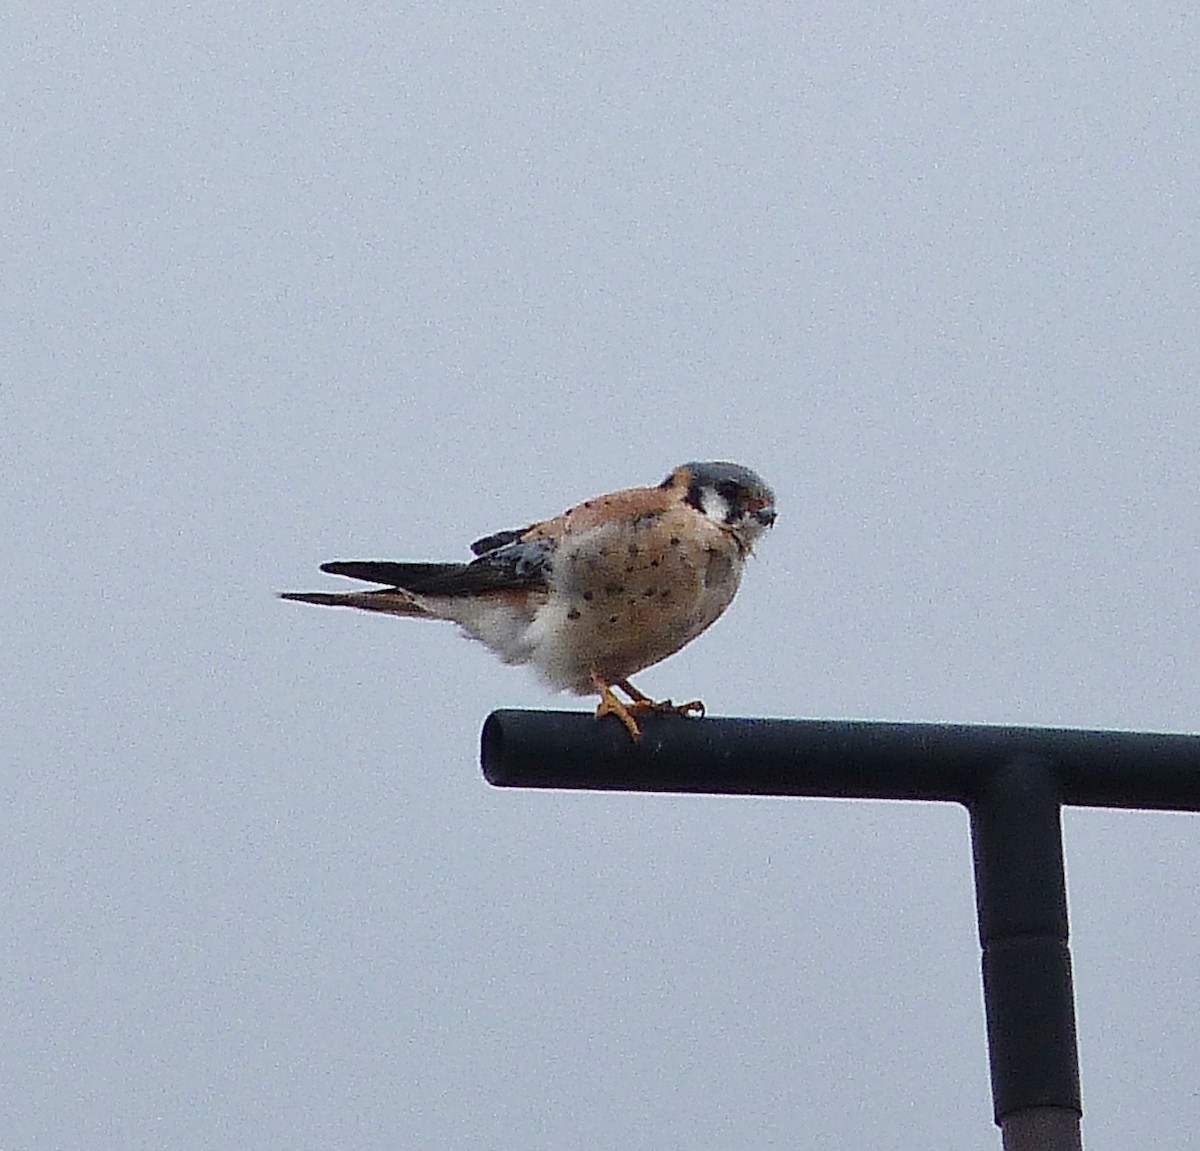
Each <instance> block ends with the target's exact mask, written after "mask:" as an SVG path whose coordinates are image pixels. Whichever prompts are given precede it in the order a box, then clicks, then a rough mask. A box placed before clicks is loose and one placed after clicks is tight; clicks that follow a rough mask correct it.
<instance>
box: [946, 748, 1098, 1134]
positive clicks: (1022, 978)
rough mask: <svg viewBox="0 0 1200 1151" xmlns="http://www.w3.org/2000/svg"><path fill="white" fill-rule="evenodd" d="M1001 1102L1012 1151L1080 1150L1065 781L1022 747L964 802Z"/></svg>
mask: <svg viewBox="0 0 1200 1151" xmlns="http://www.w3.org/2000/svg"><path fill="white" fill-rule="evenodd" d="M967 807H968V810H969V811H970V814H971V843H972V848H973V851H974V857H975V900H976V908H977V910H978V917H979V941H980V944H981V947H982V951H983V955H982V963H983V997H984V1005H985V1009H986V1016H987V1035H988V1050H989V1054H990V1063H991V1071H992V1101H993V1105H994V1108H995V1118H996V1122H997V1123H998V1124H999V1125H1000V1128H1001V1131H1002V1132H1003V1141H1004V1148H1005V1151H1082V1146H1083V1144H1082V1142H1081V1135H1080V1129H1079V1119H1080V1115H1081V1112H1082V1104H1081V1100H1080V1091H1079V1055H1078V1043H1077V1040H1076V1036H1075V999H1074V993H1073V990H1072V984H1071V954H1070V950H1069V946H1068V933H1067V889H1066V878H1065V875H1064V872H1063V851H1062V827H1061V818H1060V812H1061V808H1060V804H1059V789H1058V784H1057V781H1056V780H1055V778H1054V775H1053V772H1052V769H1051V766H1050V765H1049V764H1048V763H1046V762H1045V761H1043V760H1040V759H1037V758H1035V757H1033V756H1020V757H1018V758H1016V759H1014V760H1013V761H1012V763H1010V764H1009V765H1008V766H1007V767H1003V768H1000V769H999V770H997V771H995V772H992V773H991V774H990V775H989V776H987V777H986V778H985V780H984V781H983V783H982V786H980V788H979V789H978V791H977V793H976V794H975V795H974V796H973V797H972V798H971V800H970V801H969V802H968V804H967Z"/></svg>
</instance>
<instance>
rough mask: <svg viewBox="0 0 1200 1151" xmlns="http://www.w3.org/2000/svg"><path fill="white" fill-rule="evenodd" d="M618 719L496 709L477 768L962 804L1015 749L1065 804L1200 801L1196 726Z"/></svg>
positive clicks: (553, 777) (532, 777) (550, 777)
mask: <svg viewBox="0 0 1200 1151" xmlns="http://www.w3.org/2000/svg"><path fill="white" fill-rule="evenodd" d="M639 722H641V723H642V729H643V732H644V735H643V738H642V741H641V743H638V744H635V743H634V742H633V741H632V740H631V739H630V738H629V734H628V733H627V732H626V731H625V729H624V728H623V727H622V726H621V725H620V723H618V722H617V721H616V720H615V719H613V718H611V717H610V718H607V719H603V720H600V721H597V720H595V719H593V718H592V716H591V715H589V714H586V713H581V712H572V711H497V712H493V713H492V714H491V715H490V716H489V717H488V719H487V722H486V723H485V724H484V728H483V747H482V753H483V754H482V758H483V772H484V775H485V776H486V777H487V779H488V781H489V782H490V783H493V784H495V785H496V786H498V787H561V788H588V789H591V790H596V791H671V792H691V793H709V794H723V795H797V796H825V797H828V798H841V799H923V800H952V801H957V802H961V803H966V802H969V801H970V799H971V797H972V796H973V795H974V793H975V792H976V790H978V788H979V786H980V785H981V781H983V780H985V779H987V778H988V777H989V776H990V775H991V774H992V773H993V772H995V771H997V770H999V769H1000V768H1002V767H1004V766H1005V765H1006V764H1008V763H1010V762H1012V760H1014V759H1015V758H1017V757H1018V756H1021V755H1035V756H1038V757H1039V758H1041V759H1043V760H1045V761H1047V762H1049V763H1052V764H1053V765H1054V775H1055V778H1056V779H1057V780H1058V784H1059V787H1060V796H1059V798H1060V801H1061V802H1062V803H1064V804H1076V805H1081V806H1099V807H1132V808H1157V809H1169V810H1177V811H1195V810H1200V736H1195V735H1158V734H1152V733H1146V732H1125V731H1074V730H1070V729H1066V728H1044V727H994V726H986V725H981V726H966V725H956V724H937V723H867V722H857V721H850V720H815V719H814V720H799V719H702V720H700V719H684V718H681V717H676V716H664V717H650V718H647V719H643V720H641V721H639Z"/></svg>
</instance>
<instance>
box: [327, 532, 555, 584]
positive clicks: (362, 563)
mask: <svg viewBox="0 0 1200 1151" xmlns="http://www.w3.org/2000/svg"><path fill="white" fill-rule="evenodd" d="M554 552H555V544H554V542H553V541H552V540H527V541H522V540H520V539H517V540H514V541H512V542H511V543H505V544H502V545H501V546H499V547H497V548H493V549H492V550H491V551H486V552H484V553H483V554H482V555H480V556H479V557H478V558H477V559H475V560H472V561H471V562H470V563H468V564H405V563H389V562H387V561H382V560H347V561H342V560H338V561H335V562H334V563H328V564H322V565H321V570H322V571H324V572H329V573H330V574H331V575H344V576H350V577H351V578H353V579H364V580H370V581H371V582H373V583H383V584H389V585H390V586H392V587H398V588H403V589H404V590H405V591H409V592H413V593H414V594H416V595H425V596H464V595H475V594H477V593H480V592H489V591H505V590H513V589H521V590H529V591H532V590H540V589H544V588H545V587H546V586H547V582H548V580H549V577H550V572H551V569H552V566H553V557H554Z"/></svg>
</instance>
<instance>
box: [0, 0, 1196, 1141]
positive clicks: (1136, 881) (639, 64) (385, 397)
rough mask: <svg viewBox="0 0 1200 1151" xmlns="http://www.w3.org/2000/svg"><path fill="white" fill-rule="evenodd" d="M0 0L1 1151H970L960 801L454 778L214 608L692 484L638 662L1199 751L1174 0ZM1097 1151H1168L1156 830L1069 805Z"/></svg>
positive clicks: (698, 683) (395, 705)
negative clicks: (1134, 736) (1154, 735)
mask: <svg viewBox="0 0 1200 1151" xmlns="http://www.w3.org/2000/svg"><path fill="white" fill-rule="evenodd" d="M634 7H635V9H636V10H635V11H630V10H629V8H630V6H628V5H617V4H612V3H598V4H592V5H584V6H576V5H560V6H553V5H551V6H543V5H525V4H510V5H456V4H440V5H421V6H416V5H379V4H370V3H354V4H349V5H335V6H334V7H333V8H330V6H328V5H325V4H320V5H318V4H299V5H293V6H288V7H283V8H280V7H278V6H274V7H268V6H264V5H254V4H251V5H242V6H236V7H235V6H228V7H227V8H225V9H221V10H211V11H210V10H208V9H205V8H204V7H203V6H201V7H199V8H197V7H192V6H176V5H165V6H164V5H162V4H156V5H144V4H126V5H118V6H110V5H99V4H96V5H84V6H81V7H77V8H69V7H63V6H60V5H53V4H52V5H49V6H46V5H42V4H39V5H33V4H21V3H18V4H17V6H16V8H15V10H14V8H12V7H11V6H10V8H9V12H8V15H6V16H5V17H4V19H3V35H2V36H0V43H2V44H3V47H2V48H0V53H2V54H3V57H4V58H3V59H2V60H0V75H2V76H3V77H4V79H3V81H2V90H3V93H4V107H5V115H4V117H3V120H4V124H5V129H4V137H5V151H6V154H7V157H8V158H7V161H6V163H5V164H4V165H3V168H2V170H0V189H2V193H3V198H2V202H3V204H4V216H3V219H2V220H0V235H2V237H3V249H4V261H3V265H4V269H5V270H4V274H3V277H2V278H0V306H2V309H3V311H2V316H3V339H2V340H0V429H2V440H0V445H2V451H0V459H2V461H3V463H2V466H3V471H4V478H5V483H4V485H3V489H2V490H3V492H4V496H3V498H4V507H5V516H4V525H5V526H4V530H5V535H6V537H7V540H8V552H9V556H10V565H9V573H8V577H7V579H6V580H5V594H4V599H3V609H2V611H3V620H2V625H3V635H4V647H5V649H6V652H7V659H6V660H5V661H4V664H5V670H6V673H7V674H6V675H5V677H4V679H5V683H4V686H3V691H2V693H0V694H2V698H0V749H2V750H3V763H4V774H3V778H4V795H3V805H4V806H3V810H4V827H5V834H4V836H3V838H2V840H0V892H2V893H3V894H2V900H0V932H2V938H3V947H2V949H0V1018H3V1019H4V1038H3V1043H2V1044H0V1143H3V1145H4V1146H5V1147H6V1148H9V1147H11V1148H13V1149H22V1151H23V1149H38V1151H40V1149H42V1148H66V1149H71V1148H89V1149H91V1148H107V1147H112V1148H122V1149H137V1148H147V1149H149V1148H155V1149H158V1148H163V1147H171V1148H188V1149H191V1148H210V1147H212V1148H217V1147H222V1148H223V1147H245V1148H255V1149H257V1148H262V1149H264V1151H266V1149H279V1151H284V1149H287V1151H305V1149H309V1148H312V1149H317V1148H320V1149H325V1148H329V1147H331V1146H332V1147H351V1148H364V1149H374V1148H396V1147H414V1148H419V1147H428V1148H435V1147H436V1148H444V1149H448V1151H455V1149H463V1151H467V1149H471V1151H475V1149H479V1148H496V1149H504V1151H509V1149H512V1148H520V1149H522V1151H542V1149H545V1151H560V1149H563V1148H572V1147H580V1148H588V1149H589V1151H617V1149H621V1151H635V1149H636V1151H640V1149H646V1151H650V1149H653V1151H660V1149H662V1148H688V1149H689V1151H726V1149H729V1148H741V1147H764V1148H773V1147H780V1148H783V1147H797V1148H805V1149H808V1148H814V1149H816V1148H819V1149H841V1148H846V1149H858V1148H862V1147H878V1148H892V1147H895V1148H927V1147H935V1146H940V1147H950V1146H954V1147H958V1148H994V1147H997V1146H998V1145H999V1138H998V1133H997V1132H996V1131H995V1130H994V1128H993V1127H992V1125H991V1110H990V1108H991V1104H990V1096H989V1092H988V1082H987V1065H986V1058H985V1047H984V1031H983V1019H982V1009H981V997H980V988H979V976H978V944H977V940H976V937H975V925H974V912H973V903H972V890H971V881H970V854H969V846H968V837H967V821H966V816H965V815H964V814H963V813H962V812H961V811H959V810H957V809H951V808H939V807H934V806H901V805H881V804H866V803H860V804H846V803H824V802H804V801H768V800H749V799H741V800H738V799H706V798H677V797H664V796H658V797H645V796H617V795H608V796H599V795H586V794H570V795H562V794H530V793H520V792H503V793H502V792H495V791H492V790H490V789H489V788H488V787H487V786H486V785H485V784H484V783H483V781H482V779H481V777H480V773H479V768H478V759H477V740H478V732H479V728H480V725H481V723H482V721H483V719H484V717H485V716H486V715H487V713H488V712H489V711H490V710H491V709H492V708H495V707H501V706H528V707H545V706H590V703H588V702H586V701H585V702H584V703H582V704H576V703H574V702H573V701H571V700H569V699H555V698H554V697H551V696H548V695H547V694H546V693H545V692H543V691H542V690H541V689H540V688H539V687H538V686H537V684H536V683H535V682H534V681H533V679H532V677H530V676H528V675H527V674H526V673H525V672H523V671H520V670H512V669H507V668H503V667H501V666H499V665H498V664H496V663H495V662H494V661H493V660H492V659H491V658H490V657H489V656H488V655H487V653H486V652H485V651H483V650H482V649H480V648H477V647H475V646H473V645H470V644H467V643H464V642H463V641H461V640H459V639H457V638H456V637H455V636H454V634H453V633H452V630H451V629H450V628H448V627H444V626H432V625H430V626H422V625H418V624H414V623H410V622H408V621H399V620H390V619H377V618H358V617H355V616H352V615H351V614H350V613H334V612H322V611H319V610H317V609H309V608H303V607H299V606H296V605H292V604H284V603H280V602H278V601H275V600H273V599H272V593H273V592H274V591H275V590H277V589H281V588H311V587H319V586H329V585H331V584H332V583H333V581H331V580H326V579H325V578H324V577H321V576H320V575H319V574H318V573H317V572H316V568H317V565H318V564H319V563H320V562H322V561H323V560H327V559H333V558H349V557H353V558H357V557H371V558H375V557H380V558H383V557H387V558H396V559H453V558H456V557H459V556H462V555H463V554H464V552H465V544H466V542H467V541H468V540H471V539H474V538H476V536H479V535H482V534H485V533H486V532H489V531H492V530H495V529H499V528H508V527H512V526H516V525H518V524H522V523H525V522H528V520H529V519H531V518H534V517H538V516H541V515H547V514H551V513H555V512H558V511H560V510H562V509H563V508H564V507H566V506H567V505H568V504H570V503H572V502H574V501H576V500H578V499H581V498H584V497H586V496H589V495H592V494H596V493H597V492H600V491H605V490H609V489H611V488H615V487H622V486H626V485H628V484H634V483H642V482H654V481H657V480H659V479H660V478H661V477H662V476H663V475H664V474H665V473H666V472H667V471H668V470H669V469H670V468H671V467H672V466H673V465H675V464H678V463H680V462H682V461H684V460H688V459H695V458H728V459H735V460H738V461H740V462H743V463H745V464H748V465H750V466H752V467H754V468H756V469H757V470H759V471H760V472H761V473H762V474H763V475H764V476H765V477H766V479H767V480H768V481H769V482H770V483H772V484H773V486H774V487H775V489H776V492H777V494H778V501H779V511H780V519H779V523H778V525H777V527H776V529H775V531H774V532H773V533H772V535H771V537H770V538H769V539H768V540H767V541H766V542H765V543H764V545H763V546H762V548H761V557H760V559H759V560H758V561H757V562H756V563H755V564H754V565H753V566H752V568H751V570H750V571H749V572H748V575H747V579H746V583H745V585H744V587H743V590H742V592H741V594H740V596H739V598H738V601H737V602H736V604H735V605H734V607H733V608H732V609H731V611H730V612H729V614H728V615H727V617H726V618H725V619H723V620H722V621H721V622H720V623H719V624H718V625H717V626H716V628H715V629H714V630H713V631H712V632H711V633H709V634H707V635H706V636H704V637H703V638H702V639H701V640H699V641H698V642H696V643H695V644H694V645H692V646H691V647H689V648H688V649H687V650H686V651H684V652H683V653H681V654H679V655H678V656H676V657H675V658H673V659H672V660H671V661H669V662H668V663H666V664H664V665H662V666H660V667H658V668H655V669H653V670H651V671H650V672H648V673H646V674H645V675H644V676H643V677H641V679H640V680H639V683H640V684H641V686H642V687H643V688H644V689H645V690H648V691H652V692H655V693H658V694H663V695H673V696H674V697H675V698H677V699H678V698H689V697H691V696H693V695H701V696H703V697H704V699H705V700H706V701H707V703H708V705H709V708H710V710H711V711H712V712H715V713H718V714H733V715H739V714H763V715H784V716H822V717H826V716H829V717H847V716H849V717H862V718H889V719H912V720H957V721H981V722H982V721H995V722H1003V723H1031V724H1042V723H1045V724H1065V725H1079V726H1097V727H1099V726H1112V727H1129V728H1147V729H1164V730H1190V729H1194V728H1195V727H1196V714H1197V712H1196V709H1197V699H1198V697H1200V670H1198V667H1197V661H1196V654H1197V652H1198V651H1200V610H1198V608H1200V602H1198V599H1200V596H1198V593H1197V575H1196V573H1197V569H1198V564H1200V507H1198V503H1200V500H1198V497H1197V492H1198V491H1200V453H1198V452H1197V448H1196V429H1197V427H1198V426H1200V389H1198V387H1197V378H1198V369H1200V325H1198V323H1197V315H1198V314H1200V313H1198V304H1200V292H1198V283H1197V268H1198V266H1200V209H1198V208H1197V203H1198V201H1197V194H1196V190H1197V188H1198V187H1200V121H1198V113H1197V109H1198V108H1200V48H1198V47H1197V45H1200V26H1198V25H1200V20H1198V19H1197V16H1196V14H1195V12H1194V11H1192V10H1191V8H1190V7H1189V6H1185V5H1177V6H1170V5H1164V4H1151V5H1142V6H1139V8H1138V9H1137V10H1136V11H1134V10H1130V9H1129V8H1128V6H1127V5H1122V4H1116V3H1111V4H1103V5H1100V6H1092V7H1090V8H1078V7H1069V6H1068V7H1064V6H1054V5H1050V6H1047V5H1040V6H1024V7H1020V8H1017V9H1013V8H1011V7H1009V8H1003V9H1001V8H999V7H997V8H995V9H994V11H993V12H992V14H989V13H988V12H987V11H982V12H977V11H964V10H963V6H962V5H959V4H920V5H917V6H916V7H914V6H913V5H912V4H904V5H892V6H887V5H885V6H882V7H881V6H879V5H865V4H855V3H850V4H845V3H840V4H836V5H827V6H825V8H824V9H823V10H808V9H806V8H805V7H804V6H801V5H795V4H755V5H749V6H745V7H744V8H741V9H737V8H730V7H729V6H720V5H697V4H695V3H687V4H682V3H679V4H675V3H672V4H667V5H661V4H659V5H650V6H646V5H637V6H634ZM1066 831H1067V850H1068V878H1069V884H1070V898H1071V909H1072V927H1073V934H1074V957H1075V964H1076V993H1077V999H1078V1008H1079V1016H1080V1032H1081V1040H1082V1072H1083V1087H1084V1101H1085V1109H1086V1114H1085V1126H1084V1131H1085V1139H1086V1141H1087V1145H1088V1147H1089V1149H1090V1151H1105V1149H1106V1148H1112V1149H1115V1148H1124V1147H1129V1146H1163V1147H1165V1146H1175V1147H1180V1146H1184V1145H1185V1143H1186V1140H1187V1139H1188V1138H1190V1137H1191V1135H1192V1133H1193V1132H1195V1131H1196V1130H1200V1095H1198V1094H1197V1091H1196V1039H1195V1036H1196V1034H1197V1033H1198V1032H1200V1007H1198V1004H1200V944H1198V942H1197V941H1198V940H1200V899H1198V895H1200V892H1198V890H1197V887H1198V880H1197V877H1198V876H1200V834H1198V832H1200V823H1198V822H1197V820H1196V819H1195V818H1193V817H1189V816H1178V815H1175V816H1171V815H1146V814H1116V813H1099V812H1069V813H1068V814H1067V817H1066Z"/></svg>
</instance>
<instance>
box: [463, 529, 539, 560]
mask: <svg viewBox="0 0 1200 1151" xmlns="http://www.w3.org/2000/svg"><path fill="white" fill-rule="evenodd" d="M534 526H536V525H533V524H531V525H530V527H534ZM528 531H529V528H528V527H525V528H510V529H509V530H508V531H506V532H496V533H495V534H494V535H490V536H484V537H483V539H480V540H476V541H475V542H474V543H473V544H472V545H471V552H472V554H474V555H477V556H481V555H486V554H487V553H488V552H494V551H495V550H496V549H497V548H502V547H504V545H505V544H513V543H516V542H517V540H519V539H520V538H521V537H522V536H523V535H525V533H526V532H528Z"/></svg>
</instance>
